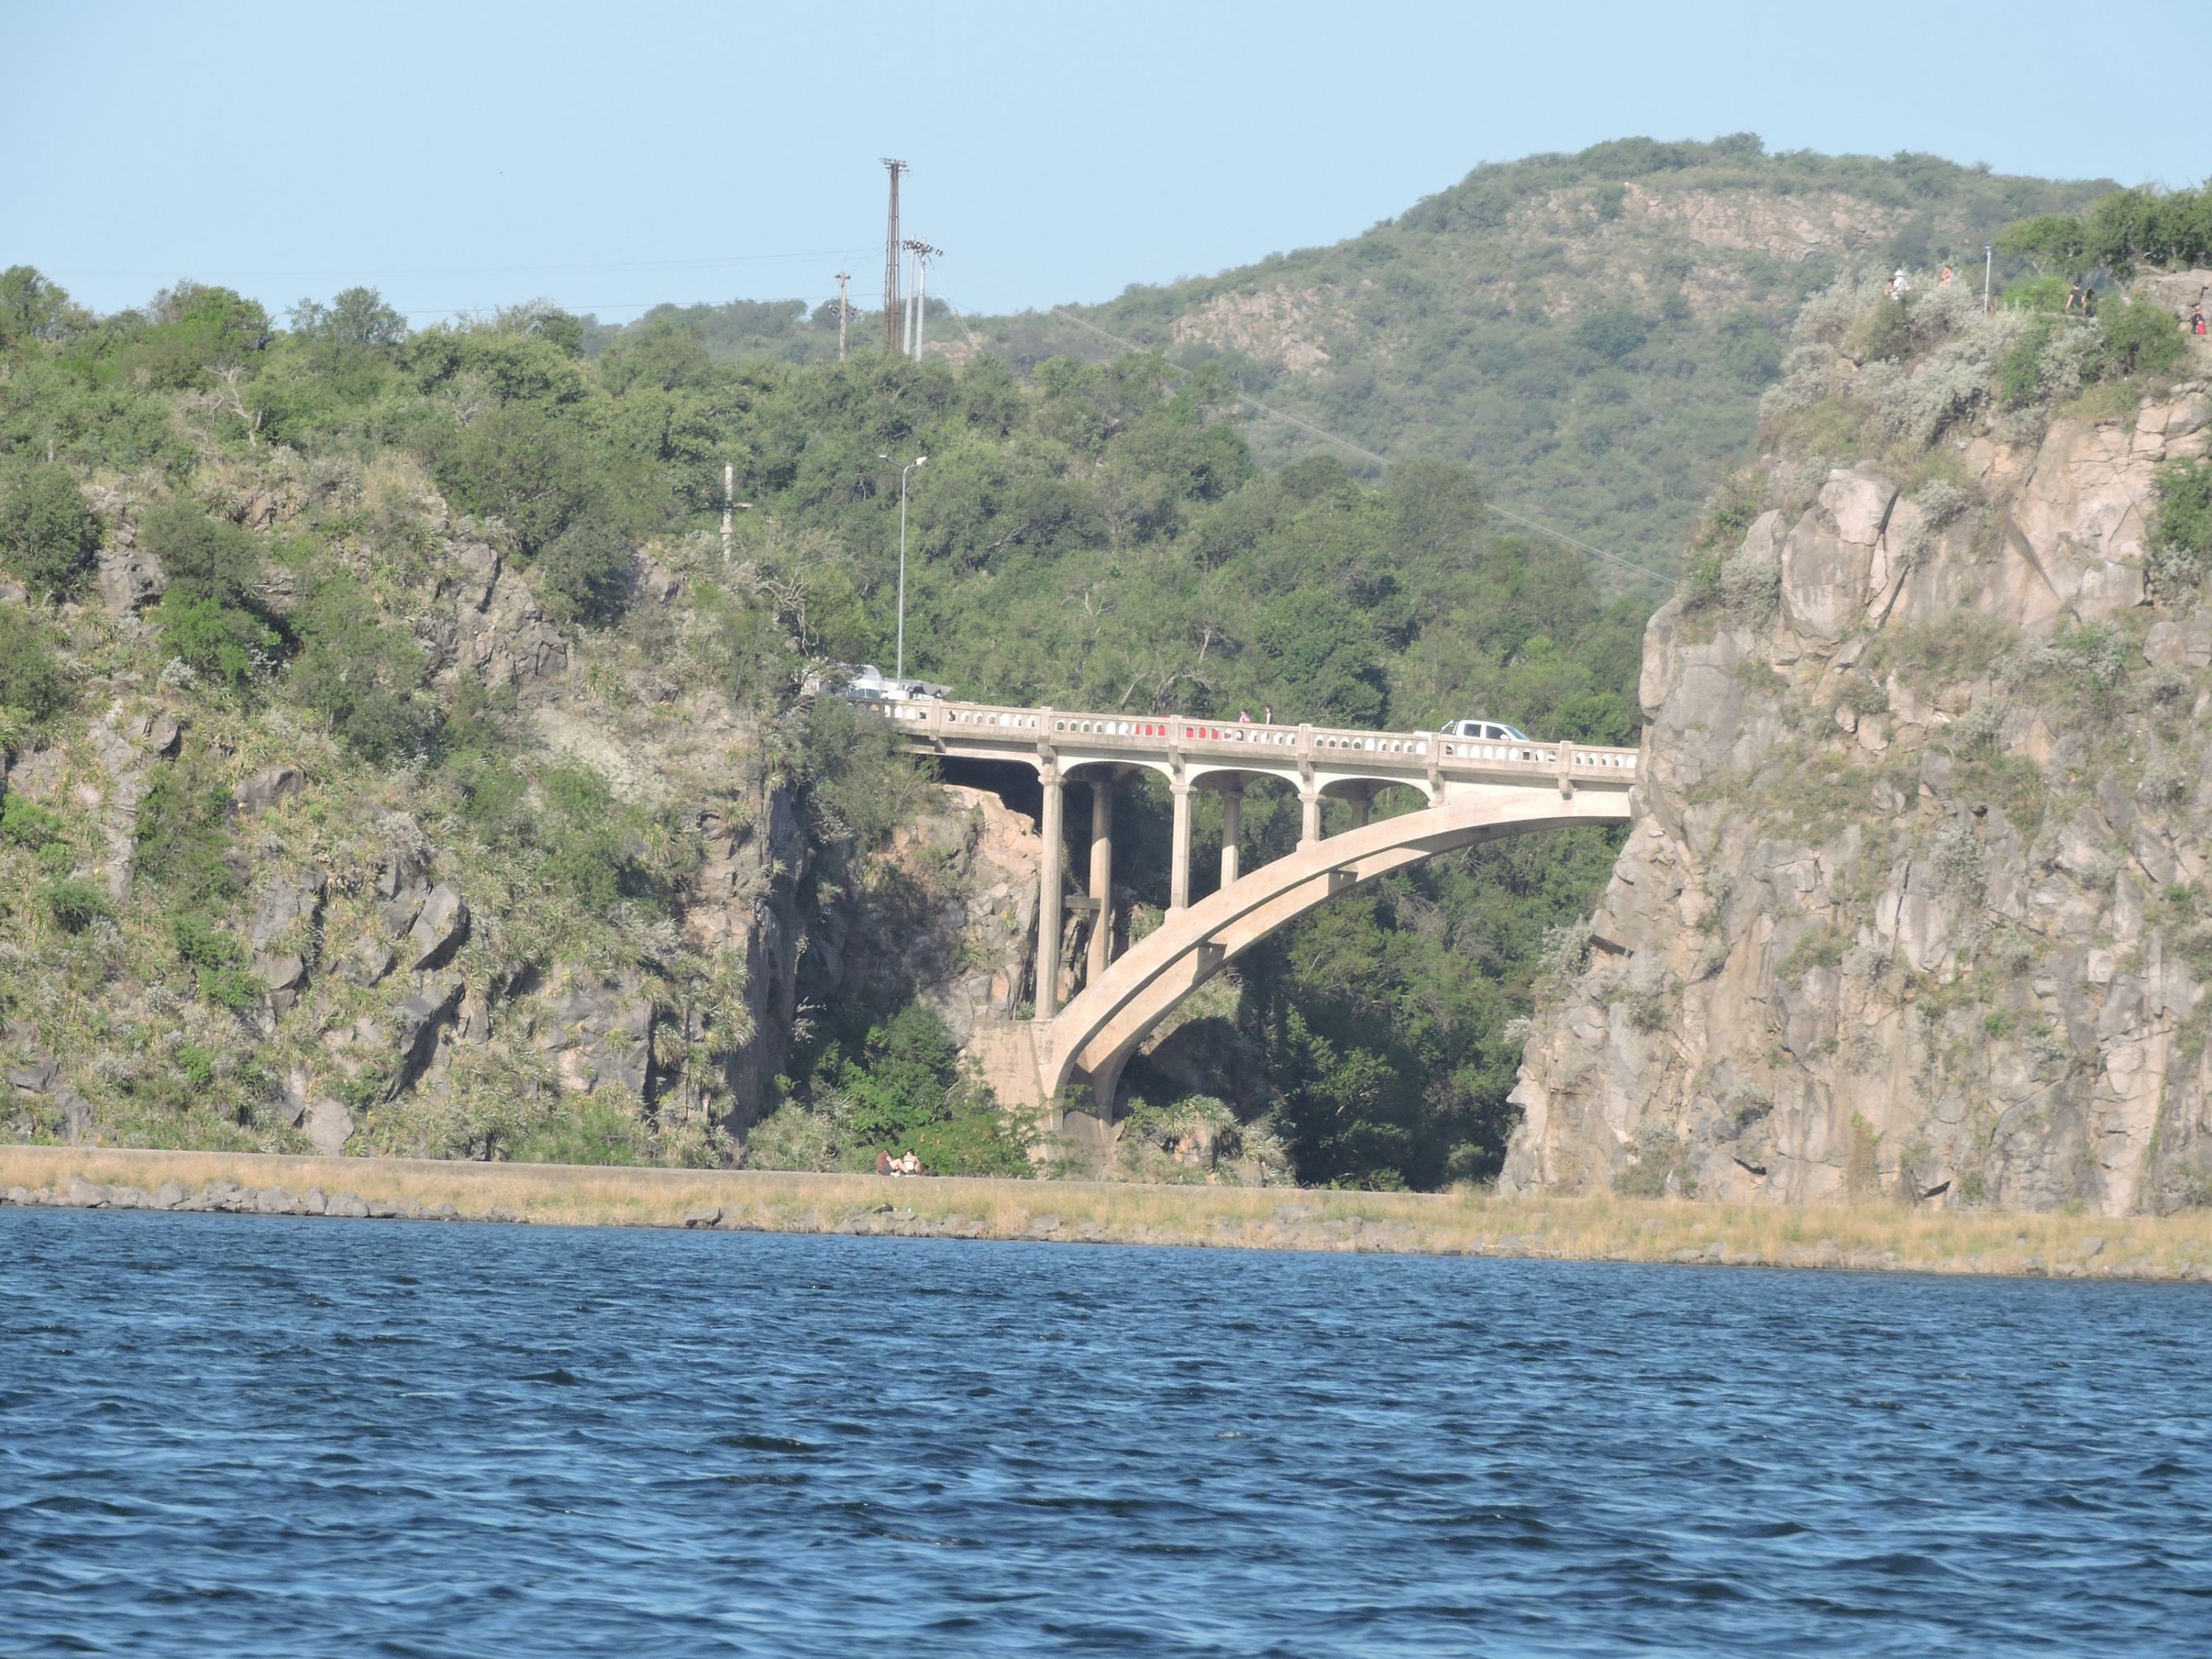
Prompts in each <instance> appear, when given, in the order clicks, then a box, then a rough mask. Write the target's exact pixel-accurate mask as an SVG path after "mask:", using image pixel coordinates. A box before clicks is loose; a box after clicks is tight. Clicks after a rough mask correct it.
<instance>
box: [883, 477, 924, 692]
mask: <svg viewBox="0 0 2212 1659" xmlns="http://www.w3.org/2000/svg"><path fill="white" fill-rule="evenodd" d="M876 459H878V460H879V461H888V460H889V459H890V456H888V455H882V454H879V455H878V456H877V457H876ZM927 459H929V457H928V456H927V455H917V456H915V458H914V459H912V460H910V461H908V463H907V464H906V465H904V466H902V467H901V468H900V469H899V580H898V655H897V656H896V657H895V658H893V659H892V664H893V666H892V668H891V678H892V679H894V680H896V681H897V682H898V683H899V684H901V686H903V685H904V684H905V683H906V475H907V474H908V473H909V472H911V471H914V470H915V468H916V467H918V466H920V465H921V464H922V463H923V462H924V461H926V460H927ZM900 695H901V696H904V695H905V694H904V692H903V691H902V692H901V694H900Z"/></svg>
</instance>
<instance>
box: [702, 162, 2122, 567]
mask: <svg viewBox="0 0 2212 1659" xmlns="http://www.w3.org/2000/svg"><path fill="white" fill-rule="evenodd" d="M2111 189H2112V185H2111V183H2110V182H2109V181H2105V182H2100V183H2095V184H2089V183H2078V184H2059V183H2054V182H2051V181H2049V180H2045V179H2028V178H2013V177H2006V176H2002V175H1997V174H1992V173H1988V172H1986V171H1984V170H1981V169H1978V168H1974V167H1960V166H1958V165H1955V164H1954V163H1952V162H1949V161H1942V160H1940V159H1938V158H1937V157H1935V156H1930V155H1898V156H1894V157H1892V158H1890V159H1888V160H1886V161H1885V160H1879V159H1876V158H1874V157H1871V156H1826V155H1812V154H1809V153H1803V152H1800V153H1797V154H1792V155H1767V154H1765V152H1764V151H1763V149H1762V148H1761V146H1760V144H1759V141H1758V139H1756V138H1755V137H1751V136H1749V135H1740V136H1738V137H1729V138H1723V139H1719V140H1717V141H1715V142H1714V143H1656V142H1655V141H1653V140H1650V139H1648V138H1626V139H1621V140H1620V141H1618V142H1615V143H1607V144H1600V145H1596V146H1594V147H1593V148H1591V149H1586V150H1583V152H1581V153H1580V154H1579V155H1538V156H1531V157H1529V158H1528V159H1526V160H1524V161H1511V162H1505V163H1501V164H1498V165H1492V166H1485V167H1478V168H1477V169H1475V171H1474V172H1473V173H1469V174H1468V177H1467V178H1466V179H1463V180H1462V182H1461V183H1459V184H1458V185H1454V186H1453V187H1452V188H1451V189H1449V190H1447V191H1442V192H1440V193H1439V194H1437V195H1436V196H1433V197H1430V198H1429V199H1427V200H1426V201H1424V202H1421V203H1419V204H1417V205H1416V206H1414V207H1413V208H1412V209H1411V210H1408V211H1407V212H1406V213H1404V214H1402V215H1401V216H1398V217H1397V218H1395V219H1391V220H1387V221H1385V222H1383V223H1381V224H1378V225H1376V227H1375V228H1373V229H1372V230H1370V231H1368V232H1367V233H1366V234H1364V235H1361V236H1357V237H1354V238H1352V240H1348V241H1345V242H1340V243H1338V244H1336V245H1335V246H1330V247H1322V248H1305V249H1301V250H1299V251H1297V252H1292V253H1287V254H1282V255H1278V256H1275V257H1273V258H1267V259H1265V260H1262V261H1261V262H1260V263H1259V264H1254V265H1249V266H1245V267H1243V268H1242V269H1239V270H1229V271H1225V272H1223V273H1221V274H1220V275H1218V276H1208V277H1203V278H1199V279H1195V280H1193V281H1188V282H1181V283H1172V284H1169V285H1165V286H1161V287H1138V288H1132V289H1130V290H1129V291H1128V292H1127V293H1125V294H1124V295H1121V297H1120V298H1119V299H1117V300H1115V301H1112V302H1110V303H1109V304H1106V305H1103V306H1097V307H1077V308H1071V310H1070V311H1069V312H1068V313H1066V314H1056V313H1051V312H1042V313H1023V314H1021V315H1019V316H1015V317H979V318H969V319H967V320H966V325H965V326H964V327H963V325H961V324H960V323H959V322H958V321H957V320H954V319H946V320H945V321H944V322H942V323H937V324H933V325H932V327H933V334H932V345H931V349H932V350H933V351H942V352H944V353H945V355H946V356H948V357H950V358H951V360H952V361H954V362H959V361H962V360H963V358H964V357H965V356H967V355H968V354H969V353H970V352H972V351H973V350H975V349H976V347H977V345H979V344H980V345H981V346H982V347H984V348H987V349H990V350H992V351H994V352H996V353H999V354H1000V355H1003V356H1006V358H1007V359H1008V360H1009V361H1010V362H1012V363H1013V364H1014V365H1015V367H1016V368H1017V369H1018V370H1019V371H1020V372H1022V373H1024V374H1026V373H1029V372H1030V371H1032V370H1034V368H1036V365H1037V364H1039V363H1041V362H1043V361H1045V360H1046V359H1048V358H1049V357H1051V356H1055V355H1059V354H1066V355H1070V356H1076V357H1079V358H1083V359H1086V360H1098V359H1103V358H1105V357H1108V356H1114V355H1115V354H1116V353H1117V352H1118V351H1119V350H1120V349H1121V348H1120V347H1117V346H1116V345H1115V343H1113V342H1112V341H1110V340H1109V339H1107V338H1105V337H1103V336H1102V335H1100V334H1097V333H1095V332H1092V331H1091V330H1089V329H1086V328H1085V327H1084V326H1082V325H1081V323H1089V324H1091V325H1094V326H1095V327H1096V328H1098V329H1103V330H1106V331H1109V332H1110V333H1112V334H1115V335H1118V336H1121V337H1123V338H1126V339H1128V340H1132V341H1134V342H1137V343H1139V344H1142V345H1145V346H1149V347H1154V348H1158V349H1162V350H1164V351H1166V352H1167V353H1169V354H1170V356H1171V357H1172V358H1173V360H1174V361H1175V362H1178V363H1180V364H1183V365H1187V366H1189V365H1196V364H1198V363H1201V362H1218V363H1219V364H1220V365H1221V367H1222V368H1223V369H1224V370H1225V373H1226V374H1227V375H1228V376H1229V379H1230V380H1231V383H1232V384H1233V385H1234V386H1236V388H1237V390H1238V391H1239V392H1243V393H1246V394H1248V395H1249V396H1251V397H1255V398H1259V399H1261V401H1263V402H1265V403H1267V404H1270V405H1272V406H1273V407H1275V408H1278V409H1280V410H1285V411H1286V412H1287V413H1289V414H1291V415H1294V416H1298V417H1300V418H1302V419H1304V420H1306V421H1310V422H1315V423H1316V424H1318V425H1320V426H1322V427H1324V428H1327V429H1328V430H1330V431H1332V432H1335V433H1338V434H1340V435H1343V436H1345V437H1346V438H1349V439H1351V440H1352V441H1354V442H1356V443H1358V444H1360V445H1362V446H1364V447H1367V448H1369V449H1371V450H1374V451H1376V452H1377V453H1381V454H1383V455H1385V456H1387V457H1389V459H1393V460H1397V459H1405V458H1407V457H1411V456H1415V455H1433V456H1438V457H1442V458H1444V459H1450V460H1455V461H1461V462H1465V463H1467V464H1468V465H1471V466H1473V467H1474V470H1475V471H1476V473H1477V475H1478V476H1479V477H1480V479H1481V480H1482V482H1483V483H1484V485H1485V486H1486V488H1487V489H1490V490H1491V491H1492V494H1493V495H1494V496H1495V497H1496V498H1497V500H1498V501H1499V502H1500V503H1502V504H1504V505H1505V506H1508V507H1513V508H1516V509H1517V510H1518V511H1520V512H1522V513H1528V514H1529V515H1532V516H1534V517H1536V518H1539V519H1541V520H1544V521H1545V522H1547V523H1548V524H1552V525H1554V526H1557V527H1558V528H1559V529H1562V530H1565V531H1567V532H1570V533H1571V534H1573V535H1576V536H1578V537H1581V538H1584V539H1587V540H1589V541H1592V542H1594V543H1595V544H1598V545H1600V546H1601V547H1606V548H1609V549H1611V550H1613V551H1615V552H1617V553H1619V554H1620V555H1622V556H1625V557H1627V558H1629V559H1632V560H1634V561H1635V562H1638V563H1644V564H1652V565H1656V566H1658V567H1660V568H1662V569H1672V568H1674V562H1675V560H1676V558H1677V556H1678V553H1679V550H1680V543H1681V538H1682V532H1683V530H1684V527H1685V526H1687V525H1688V524H1689V522H1690V521H1691V520H1692V517H1693V516H1694V514H1695V513H1696V510H1697V507H1698V505H1699V501H1701V500H1702V499H1703V498H1704V496H1705V493H1706V492H1707V490H1708V489H1710V488H1711V485H1712V484H1713V483H1714V482H1715V481H1716V480H1717V478H1718V477H1720V476H1721V475H1723V473H1725V472H1726V471H1728V470H1729V468H1730V467H1731V466H1732V465H1735V464H1737V463H1738V462H1740V461H1741V460H1744V459H1748V457H1749V453H1750V450H1751V446H1752V442H1753V430H1754V428H1755V425H1756V422H1757V417H1758V405H1759V393H1760V392H1761V391H1762V390H1764V389H1765V386H1767V385H1768V384H1770V383H1771V381H1772V380H1773V379H1774V377H1775V375H1776V374H1777V372H1778V368H1779V366H1780V362H1781V354H1782V341H1783V338H1784V335H1786V333H1787V332H1788V330H1789V326H1790V319H1791V317H1792V316H1793V315H1794V314H1795V313H1796V307H1797V305H1798V302H1799V301H1801V300H1802V298H1803V297H1804V296H1805V295H1808V294H1809V293H1811V292H1813V291H1814V290H1816V289H1820V288H1823V287H1825V286H1826V284H1827V283H1829V282H1830V281H1831V280H1832V278H1833V277H1834V276H1836V275H1837V274H1838V270H1840V269H1841V268H1842V267H1843V266H1844V265H1845V264H1882V265H1884V266H1887V265H1891V264H1910V265H1911V266H1913V267H1915V268H1916V269H1931V270H1932V269H1934V268H1935V267H1936V265H1938V264H1940V263H1942V261H1943V260H1945V259H1951V260H1954V262H1955V263H1957V264H1959V265H1960V269H1961V271H1962V273H1964V274H1963V275H1962V277H1961V280H1962V281H1972V283H1975V284H1977V285H1978V283H1979V282H1980V277H1981V269H1980V267H1981V260H1982V248H1983V246H1984V243H1985V242H1988V241H1990V240H1992V239H1994V238H1995V237H1996V234H1998V233H1999V232H2000V231H2001V230H2002V228H2004V227H2005V226H2006V225H2008V224H2009V223H2011V222H2015V221H2016V220H2021V219H2024V218H2027V217H2028V216H2033V215H2042V214H2053V213H2060V212H2067V211H2072V210H2077V209H2079V208H2081V207H2082V206H2084V205H2085V204H2087V202H2089V201H2090V200H2091V199H2092V198H2093V197H2095V196H2097V195H2098V194H2100V193H2101V192H2103V191H2109V190H2111ZM1969 265H1971V266H1972V270H1971V271H1967V270H1966V267H1967V266H1969ZM2010 269H2011V267H2010V265H2009V264H2008V262H2007V261H2006V259H2005V258H2003V256H2002V255H2001V256H2000V259H1999V270H1998V276H1999V280H2000V281H2002V280H2003V279H2004V278H2005V276H2007V275H2008V271H2009V270H2010ZM671 314H672V313H671ZM682 315H683V317H684V319H685V320H688V321H690V322H693V323H695V324H696V325H699V326H701V327H702V329H704V330H705V331H706V332H707V334H708V338H709V340H710V343H712V345H713V346H714V349H717V350H718V352H725V353H727V354H729V355H730V356H763V357H773V358H778V359H782V360H786V361H797V360H800V359H802V358H805V357H807V356H820V355H822V354H823V353H824V352H825V351H826V352H828V353H829V354H830V355H834V352H835V343H836V325H835V319H834V318H829V319H817V321H816V322H815V323H813V324H811V325H806V324H803V323H801V321H800V320H799V316H798V313H797V312H796V310H795V309H793V308H790V307H787V308H786V309H785V311H784V312H782V313H777V314H776V315H775V316H774V317H771V316H769V314H768V313H767V309H766V308H764V307H759V306H757V305H750V304H745V303H740V304H738V305H735V306H732V307H690V308H689V309H688V310H687V311H685V312H684V313H682ZM1071 318H1073V319H1081V323H1079V322H1078V321H1074V320H1071ZM870 320H872V319H864V320H863V321H861V322H860V323H858V324H856V325H855V327H856V328H857V329H858V330H860V333H856V335H855V336H854V337H855V338H860V337H868V336H867V334H866V331H867V329H868V327H869V325H870ZM1250 438H1251V441H1252V444H1253V447H1254V449H1255V453H1256V454H1257V455H1258V457H1259V459H1261V461H1262V462H1263V463H1265V464H1267V465H1276V464H1279V463H1281V462H1283V461H1285V460H1286V459H1291V458H1292V457H1294V456H1296V455H1297V454H1300V453H1306V452H1308V451H1310V449H1312V448H1313V447H1314V446H1315V444H1316V440H1315V439H1314V438H1313V437H1312V436H1311V435H1310V434H1308V433H1305V432H1304V431H1302V430H1300V429H1299V428H1297V427H1296V426H1294V425H1292V424H1291V423H1289V422H1266V421H1262V422H1259V423H1258V424H1256V425H1255V427H1254V428H1252V430H1251V432H1250ZM1346 459H1351V460H1352V462H1353V464H1354V465H1355V466H1358V467H1362V468H1364V467H1366V466H1367V465H1369V464H1367V463H1364V462H1362V461H1360V460H1359V459H1358V458H1357V457H1352V456H1347V457H1346Z"/></svg>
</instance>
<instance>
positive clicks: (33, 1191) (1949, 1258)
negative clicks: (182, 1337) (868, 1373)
mask: <svg viewBox="0 0 2212 1659" xmlns="http://www.w3.org/2000/svg"><path fill="white" fill-rule="evenodd" d="M0 1205H7V1206H41V1207H54V1208H78V1209H83V1208H117V1209H152V1210H161V1211H171V1212H193V1211H203V1212H204V1211H216V1212H229V1213H258V1214H269V1215H309V1216H327V1217H337V1218H352V1219H363V1220H367V1219H386V1218H390V1219H402V1220H435V1221H482V1222H505V1223H510V1224H537V1225H555V1226H628V1227H661V1228H683V1227H689V1228H694V1229H713V1230H715V1231H758V1232H791V1233H845V1234H860V1235H876V1236H884V1237H930V1238H975V1239H1025V1240H1031V1241H1036V1242H1045V1243H1097V1244H1149V1245H1167V1246H1177V1247H1183V1248H1194V1249H1276V1250H1328V1251H1339V1252H1358V1253H1374V1254H1394V1255H1481V1256H1498V1257H1517V1258H1529V1259H1541V1260H1550V1261H1639V1262H1666V1263H1681V1264H1705V1265H1711V1266H1723V1267H1820V1268H1840V1269H1849V1270H1856V1271H1872V1272H1897V1273H1982V1274H1997V1275H2012V1276H2033V1277H2045V1278H2067V1279H2154V1280H2173V1281H2184V1280H2188V1281H2212V1210H2191V1211H2184V1212H2180V1213H2179V1214H2177V1215H2173V1216H2162V1217H2161V1216H2125V1217H2117V1218H2116V1217H2105V1216H2093V1215H2083V1214H2066V1213H2033V1214H2028V1213H2016V1212H2002V1211H1989V1210H1916V1209H1909V1208H1906V1207H1905V1206H1902V1205H1899V1204H1897V1203H1895V1202H1894V1201H1886V1200H1870V1201H1867V1202H1863V1203H1857V1204H1836V1205H1819V1206H1804V1207H1802V1208H1785V1207H1781V1206H1755V1205H1747V1204H1699V1203H1697V1202H1695V1201H1692V1200H1680V1199H1648V1198H1622V1197H1619V1196H1616V1195H1613V1194H1593V1195H1589V1196H1579V1197H1537V1198H1501V1197H1498V1196H1497V1195H1495V1194H1490V1193H1486V1192H1480V1191H1470V1192H1454V1193H1370V1192H1348V1191H1339V1190H1333V1189H1328V1188H1303V1187H1209V1186H1199V1185H1191V1186H1146V1185H1140V1184H1137V1183H1133V1182H1060V1181H1054V1182H1042V1181H1003V1180H991V1179H981V1178H975V1177H968V1176H925V1177H920V1178H887V1177H884V1176H875V1175H842V1174H836V1175H814V1174H801V1173H796V1172H787V1171H772V1170H671V1169H664V1168H659V1167H640V1166H629V1165H599V1164H466V1163H451V1162H444V1161H440V1160H435V1159H418V1158H301V1157H293V1156H289V1155H285V1154H281V1153H271V1152H157V1151H149V1150H138V1149H131V1148H120V1147H84V1146H33V1145H0Z"/></svg>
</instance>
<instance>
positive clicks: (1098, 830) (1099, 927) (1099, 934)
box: [1084, 777, 1114, 985]
mask: <svg viewBox="0 0 2212 1659" xmlns="http://www.w3.org/2000/svg"><path fill="white" fill-rule="evenodd" d="M1091 902H1092V904H1093V905H1095V906H1096V907H1097V909H1096V912H1095V915H1094V918H1093V920H1092V921H1091V957H1090V964H1089V969H1090V970H1089V972H1088V973H1087V974H1086V975H1085V979H1084V983H1085V984H1086V985H1096V984H1097V982H1098V981H1100V980H1102V979H1103V978H1105V977H1106V969H1107V965H1108V964H1109V963H1110V962H1111V961H1112V960H1113V957H1114V781H1113V780H1112V779H1111V778H1105V777H1098V778H1093V779H1092V780H1091Z"/></svg>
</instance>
